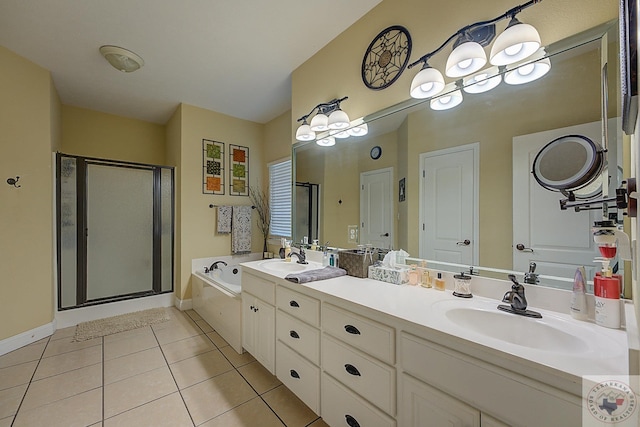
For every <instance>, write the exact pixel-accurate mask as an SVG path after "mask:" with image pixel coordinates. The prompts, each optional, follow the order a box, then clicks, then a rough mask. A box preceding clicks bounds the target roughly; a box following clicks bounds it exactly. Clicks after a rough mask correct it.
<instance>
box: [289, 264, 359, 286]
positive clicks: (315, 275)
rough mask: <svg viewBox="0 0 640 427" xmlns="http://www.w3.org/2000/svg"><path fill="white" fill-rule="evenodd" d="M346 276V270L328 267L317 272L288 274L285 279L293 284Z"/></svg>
mask: <svg viewBox="0 0 640 427" xmlns="http://www.w3.org/2000/svg"><path fill="white" fill-rule="evenodd" d="M346 274H347V271H346V270H344V269H342V268H338V267H332V266H330V265H328V266H326V267H324V268H318V269H316V270H308V271H303V272H302V273H292V274H287V275H286V276H285V277H284V278H285V279H287V280H288V281H290V282H293V283H309V282H315V281H316V280H325V279H333V278H334V277H340V276H344V275H346Z"/></svg>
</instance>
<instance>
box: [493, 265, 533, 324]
mask: <svg viewBox="0 0 640 427" xmlns="http://www.w3.org/2000/svg"><path fill="white" fill-rule="evenodd" d="M532 264H534V269H535V263H532ZM509 279H510V280H511V282H513V285H511V290H510V291H508V292H506V293H505V294H504V296H503V297H502V302H508V303H509V305H499V306H498V309H499V310H502V311H506V312H508V313H513V314H519V315H521V316H526V317H535V318H538V319H540V318H542V315H541V314H540V313H538V312H537V311H532V310H527V297H525V295H524V285H522V284H520V283H518V280H517V279H516V276H515V275H513V274H510V275H509Z"/></svg>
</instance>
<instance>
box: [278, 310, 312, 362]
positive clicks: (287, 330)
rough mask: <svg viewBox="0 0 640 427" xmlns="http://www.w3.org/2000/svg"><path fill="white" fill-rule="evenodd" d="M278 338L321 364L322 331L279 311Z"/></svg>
mask: <svg viewBox="0 0 640 427" xmlns="http://www.w3.org/2000/svg"><path fill="white" fill-rule="evenodd" d="M276 336H277V337H278V339H279V340H280V341H282V342H283V343H285V344H286V345H288V346H289V347H291V348H292V349H294V350H295V351H297V352H298V353H300V354H301V355H302V356H304V357H306V358H307V359H309V360H310V361H311V362H313V363H314V364H316V365H319V364H320V330H319V329H317V328H314V327H313V326H309V325H307V324H306V323H304V322H301V321H300V320H297V319H296V318H294V317H292V316H289V315H288V314H286V313H283V312H282V311H280V310H279V309H278V311H277V313H276Z"/></svg>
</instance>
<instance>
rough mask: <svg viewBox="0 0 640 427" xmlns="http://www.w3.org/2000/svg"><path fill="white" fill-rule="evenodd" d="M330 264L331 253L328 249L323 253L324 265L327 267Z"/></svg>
mask: <svg viewBox="0 0 640 427" xmlns="http://www.w3.org/2000/svg"><path fill="white" fill-rule="evenodd" d="M328 265H329V255H327V251H324V252H323V253H322V266H323V267H326V266H328Z"/></svg>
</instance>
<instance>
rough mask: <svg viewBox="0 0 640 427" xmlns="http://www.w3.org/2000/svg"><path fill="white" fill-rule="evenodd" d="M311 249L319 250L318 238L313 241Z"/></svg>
mask: <svg viewBox="0 0 640 427" xmlns="http://www.w3.org/2000/svg"><path fill="white" fill-rule="evenodd" d="M311 250H312V251H317V250H318V239H313V242H312V243H311Z"/></svg>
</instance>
